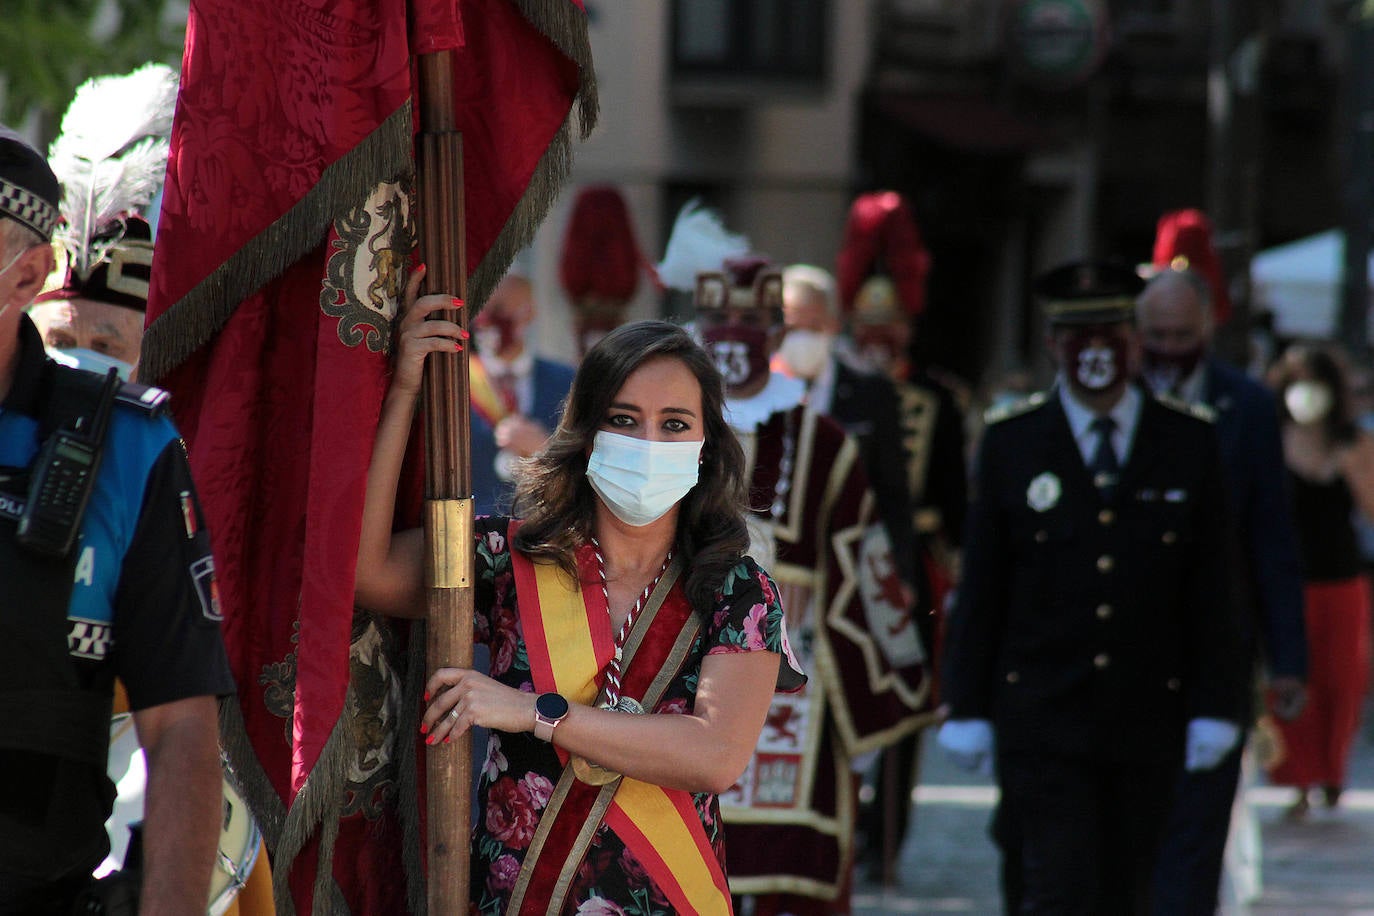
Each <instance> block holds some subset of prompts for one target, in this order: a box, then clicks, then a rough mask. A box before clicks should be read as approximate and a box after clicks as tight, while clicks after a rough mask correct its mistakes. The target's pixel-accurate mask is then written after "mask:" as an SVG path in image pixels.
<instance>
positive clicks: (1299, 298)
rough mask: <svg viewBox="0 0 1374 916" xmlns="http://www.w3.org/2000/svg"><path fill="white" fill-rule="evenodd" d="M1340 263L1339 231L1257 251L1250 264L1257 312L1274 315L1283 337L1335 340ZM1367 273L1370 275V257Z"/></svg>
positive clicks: (1342, 236) (1342, 270) (1342, 276)
mask: <svg viewBox="0 0 1374 916" xmlns="http://www.w3.org/2000/svg"><path fill="white" fill-rule="evenodd" d="M1344 258H1345V234H1344V233H1343V232H1341V231H1340V230H1338V229H1330V230H1328V231H1326V232H1320V233H1318V234H1316V235H1310V236H1308V237H1307V238H1304V239H1298V240H1297V241H1296V242H1289V243H1288V244H1286V245H1279V246H1278V247H1276V248H1270V249H1268V250H1266V251H1261V252H1260V253H1259V254H1257V255H1255V257H1254V259H1253V260H1252V261H1251V262H1250V282H1251V284H1252V290H1253V299H1252V301H1253V302H1254V306H1255V309H1256V310H1265V309H1267V310H1268V311H1271V312H1273V313H1274V330H1275V332H1276V333H1278V334H1279V335H1280V336H1282V337H1314V338H1328V339H1329V338H1334V337H1336V336H1337V335H1338V334H1339V332H1340V323H1341V322H1340V307H1341V287H1342V284H1343V283H1344V282H1345V262H1344ZM1369 271H1370V274H1371V275H1374V253H1371V254H1370V258H1369ZM1371 339H1374V337H1371Z"/></svg>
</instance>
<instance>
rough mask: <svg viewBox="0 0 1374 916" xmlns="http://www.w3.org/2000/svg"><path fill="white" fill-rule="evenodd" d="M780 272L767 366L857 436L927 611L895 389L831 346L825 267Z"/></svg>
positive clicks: (832, 306)
mask: <svg viewBox="0 0 1374 916" xmlns="http://www.w3.org/2000/svg"><path fill="white" fill-rule="evenodd" d="M782 278H783V286H782V314H783V326H784V332H783V338H782V344H781V345H780V346H779V348H778V352H777V353H775V354H774V355H773V360H772V367H773V368H775V369H778V370H779V371H781V372H783V373H785V374H786V375H789V376H791V377H793V378H797V379H801V380H802V381H803V382H805V383H806V386H807V388H806V405H807V406H808V407H810V408H811V409H812V410H814V411H816V412H818V413H821V414H824V415H825V416H827V417H830V418H832V419H833V420H835V421H836V422H837V423H839V424H840V425H841V426H843V427H844V430H845V432H847V433H849V435H851V436H853V437H854V439H855V440H856V441H857V442H858V444H859V452H860V454H861V455H862V456H863V460H864V468H865V469H866V470H867V471H868V483H869V486H870V487H872V489H873V495H874V496H875V497H876V498H877V500H878V513H879V515H881V516H882V520H883V525H884V527H886V528H887V534H888V537H889V538H890V539H891V540H892V548H893V555H894V557H895V558H896V561H897V568H898V571H899V572H900V574H901V576H902V581H904V582H907V583H910V584H911V585H912V586H913V589H914V590H915V592H916V600H917V601H921V602H922V604H921V607H920V608H913V612H915V613H917V614H920V615H921V616H928V614H929V611H930V608H929V605H928V601H929V589H927V588H925V587H924V585H925V576H924V571H923V570H921V569H919V568H918V563H917V560H918V557H917V546H916V532H915V529H914V527H913V524H912V519H913V513H912V506H911V496H910V493H909V491H908V489H907V482H906V477H905V475H906V468H905V467H904V461H903V458H904V456H905V450H904V448H903V447H902V438H901V432H902V426H901V421H900V419H899V417H898V414H897V406H898V403H899V402H898V398H897V392H896V390H895V389H894V388H893V386H892V383H891V382H889V381H888V380H887V379H886V378H884V377H883V376H881V375H877V374H875V373H873V372H869V371H865V370H861V369H858V368H856V367H855V366H853V365H852V364H851V363H850V362H848V361H846V360H845V359H844V358H843V354H844V352H845V348H843V347H839V346H837V342H838V341H840V340H841V339H842V338H840V337H839V330H840V318H839V314H838V305H837V303H836V301H835V279H834V278H833V277H832V276H830V274H829V273H827V272H826V271H824V270H822V269H821V268H819V267H813V266H812V265H810V264H794V265H792V266H791V267H788V268H787V269H786V270H784V271H783V274H782ZM923 599H924V600H923ZM923 635H924V634H923Z"/></svg>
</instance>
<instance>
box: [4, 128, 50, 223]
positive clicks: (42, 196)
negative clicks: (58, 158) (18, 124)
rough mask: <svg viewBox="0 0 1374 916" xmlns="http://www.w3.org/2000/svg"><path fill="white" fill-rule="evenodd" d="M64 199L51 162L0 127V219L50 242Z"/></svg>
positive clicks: (10, 131) (18, 137) (12, 133)
mask: <svg viewBox="0 0 1374 916" xmlns="http://www.w3.org/2000/svg"><path fill="white" fill-rule="evenodd" d="M61 199H62V188H61V186H60V185H59V184H58V183H57V176H56V175H54V174H53V171H52V169H51V168H49V166H48V160H46V159H44V158H43V155H42V154H41V153H39V152H38V150H36V149H34V148H33V147H32V146H30V145H29V144H27V143H25V142H24V139H23V138H22V137H20V136H19V135H18V134H17V133H15V132H14V131H13V130H11V129H9V128H8V127H6V126H5V125H3V124H0V217H8V218H9V219H12V220H16V221H17V222H20V223H22V224H24V225H25V226H27V227H29V228H30V229H32V230H33V231H34V232H36V233H38V234H39V235H41V236H42V237H43V238H44V239H50V238H52V231H53V227H55V226H56V225H57V217H58V210H57V206H58V203H59V202H60V201H61Z"/></svg>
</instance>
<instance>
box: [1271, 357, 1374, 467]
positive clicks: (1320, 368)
mask: <svg viewBox="0 0 1374 916" xmlns="http://www.w3.org/2000/svg"><path fill="white" fill-rule="evenodd" d="M1300 378H1310V379H1311V380H1312V381H1314V382H1321V383H1322V384H1323V385H1325V386H1326V387H1327V388H1329V389H1331V410H1330V411H1329V412H1328V413H1327V415H1326V418H1325V419H1324V420H1322V430H1323V432H1324V433H1325V434H1326V441H1327V442H1328V443H1331V444H1333V445H1347V444H1349V443H1351V442H1354V441H1355V438H1356V435H1357V433H1358V428H1357V427H1356V425H1355V415H1354V404H1353V401H1354V399H1353V397H1352V395H1351V391H1350V380H1349V376H1348V375H1347V374H1346V369H1345V363H1344V359H1343V357H1342V356H1341V355H1340V354H1339V353H1338V352H1337V351H1335V350H1332V349H1330V348H1328V347H1325V346H1322V345H1321V344H1317V343H1295V344H1293V345H1292V346H1290V347H1289V348H1288V349H1287V350H1284V351H1283V355H1282V356H1280V357H1279V359H1278V361H1277V362H1276V363H1274V366H1273V368H1271V369H1270V370H1269V382H1270V384H1271V385H1272V386H1273V388H1274V390H1275V391H1277V392H1278V393H1279V410H1280V412H1281V414H1282V416H1283V418H1284V419H1285V420H1289V421H1291V420H1292V419H1293V417H1292V415H1291V414H1289V412H1288V406H1287V405H1286V404H1285V403H1284V401H1283V395H1284V392H1285V391H1286V390H1287V389H1288V386H1289V385H1291V384H1293V383H1294V382H1296V381H1298V379H1300Z"/></svg>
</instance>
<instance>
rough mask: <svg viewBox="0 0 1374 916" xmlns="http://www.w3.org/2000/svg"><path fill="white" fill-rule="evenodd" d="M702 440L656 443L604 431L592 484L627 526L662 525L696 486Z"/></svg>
mask: <svg viewBox="0 0 1374 916" xmlns="http://www.w3.org/2000/svg"><path fill="white" fill-rule="evenodd" d="M701 446H702V441H701V440H698V441H696V442H650V441H649V440H647V439H635V438H633V437H631V436H622V435H620V434H619V433H613V432H608V431H607V430H604V429H603V430H600V431H599V432H597V434H596V438H595V439H594V440H593V441H592V454H591V457H590V458H588V459H587V482H588V483H590V484H591V485H592V489H593V490H595V491H596V493H597V495H598V496H600V497H601V501H602V502H604V503H605V504H606V508H607V509H610V510H611V512H612V513H614V515H615V517H616V518H618V519H620V520H621V521H622V522H624V523H625V524H627V525H633V526H635V527H641V526H643V525H647V524H649V523H651V522H656V521H658V520H659V519H660V518H662V517H663V516H664V515H666V514H667V513H668V510H669V509H671V508H673V506H675V505H677V503H678V500H680V499H682V497H684V496H686V495H687V492H688V491H689V490H691V489H692V487H694V486H696V483H697V471H698V469H699V465H698V461H699V459H700V457H701Z"/></svg>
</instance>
